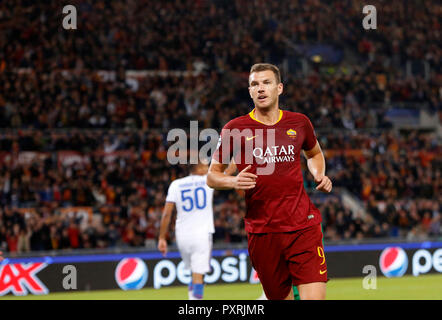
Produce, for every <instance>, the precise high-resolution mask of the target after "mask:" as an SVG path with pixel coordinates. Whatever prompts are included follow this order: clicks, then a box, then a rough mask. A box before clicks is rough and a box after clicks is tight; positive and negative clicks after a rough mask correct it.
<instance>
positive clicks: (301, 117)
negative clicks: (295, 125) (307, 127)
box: [283, 110, 310, 121]
mask: <svg viewBox="0 0 442 320" xmlns="http://www.w3.org/2000/svg"><path fill="white" fill-rule="evenodd" d="M283 112H284V115H285V116H286V117H287V118H288V119H295V120H304V121H305V120H309V121H310V119H309V117H308V116H306V115H305V114H303V113H300V112H295V111H288V110H283Z"/></svg>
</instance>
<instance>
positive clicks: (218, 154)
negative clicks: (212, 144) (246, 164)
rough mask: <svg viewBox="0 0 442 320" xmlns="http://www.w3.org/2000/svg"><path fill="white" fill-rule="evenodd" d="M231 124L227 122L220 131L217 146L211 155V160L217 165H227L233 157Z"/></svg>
mask: <svg viewBox="0 0 442 320" xmlns="http://www.w3.org/2000/svg"><path fill="white" fill-rule="evenodd" d="M230 130H231V122H228V123H227V124H226V125H225V126H224V128H223V129H222V130H221V135H220V137H219V140H218V145H217V146H216V150H215V152H214V153H213V156H212V159H214V160H216V161H218V162H219V163H223V164H229V163H230V160H231V159H232V157H233V143H232V135H231V134H230Z"/></svg>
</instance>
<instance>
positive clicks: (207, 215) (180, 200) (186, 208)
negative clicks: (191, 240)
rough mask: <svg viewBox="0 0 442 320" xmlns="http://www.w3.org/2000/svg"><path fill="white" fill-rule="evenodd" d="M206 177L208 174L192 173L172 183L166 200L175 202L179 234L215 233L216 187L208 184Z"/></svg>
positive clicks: (176, 227) (177, 231)
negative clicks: (214, 202) (214, 206)
mask: <svg viewBox="0 0 442 320" xmlns="http://www.w3.org/2000/svg"><path fill="white" fill-rule="evenodd" d="M206 178H207V175H204V176H200V175H190V176H187V177H184V178H181V179H177V180H175V181H173V182H172V183H171V184H170V186H169V190H168V191H167V198H166V202H174V203H175V206H176V210H177V219H176V224H175V229H176V233H177V234H180V235H187V234H188V235H192V234H196V233H198V234H201V233H215V227H214V223H213V191H214V189H212V188H210V187H209V186H208V185H207V184H206Z"/></svg>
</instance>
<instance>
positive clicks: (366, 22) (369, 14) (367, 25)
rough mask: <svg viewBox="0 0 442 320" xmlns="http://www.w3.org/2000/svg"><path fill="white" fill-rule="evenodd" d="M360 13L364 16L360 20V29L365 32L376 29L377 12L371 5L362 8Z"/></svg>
mask: <svg viewBox="0 0 442 320" xmlns="http://www.w3.org/2000/svg"><path fill="white" fill-rule="evenodd" d="M362 13H363V14H366V16H365V17H364V19H363V20H362V27H363V28H364V29H365V30H370V29H377V12H376V7H375V6H373V5H366V6H364V7H363V8H362Z"/></svg>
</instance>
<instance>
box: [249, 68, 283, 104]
mask: <svg viewBox="0 0 442 320" xmlns="http://www.w3.org/2000/svg"><path fill="white" fill-rule="evenodd" d="M282 88H283V85H282V83H277V80H276V77H275V74H274V73H273V71H271V70H265V71H259V72H252V73H251V74H250V76H249V93H250V97H251V98H252V100H253V103H254V104H255V107H256V108H262V109H267V108H271V107H275V106H277V105H278V97H279V95H280V94H281V93H282Z"/></svg>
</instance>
